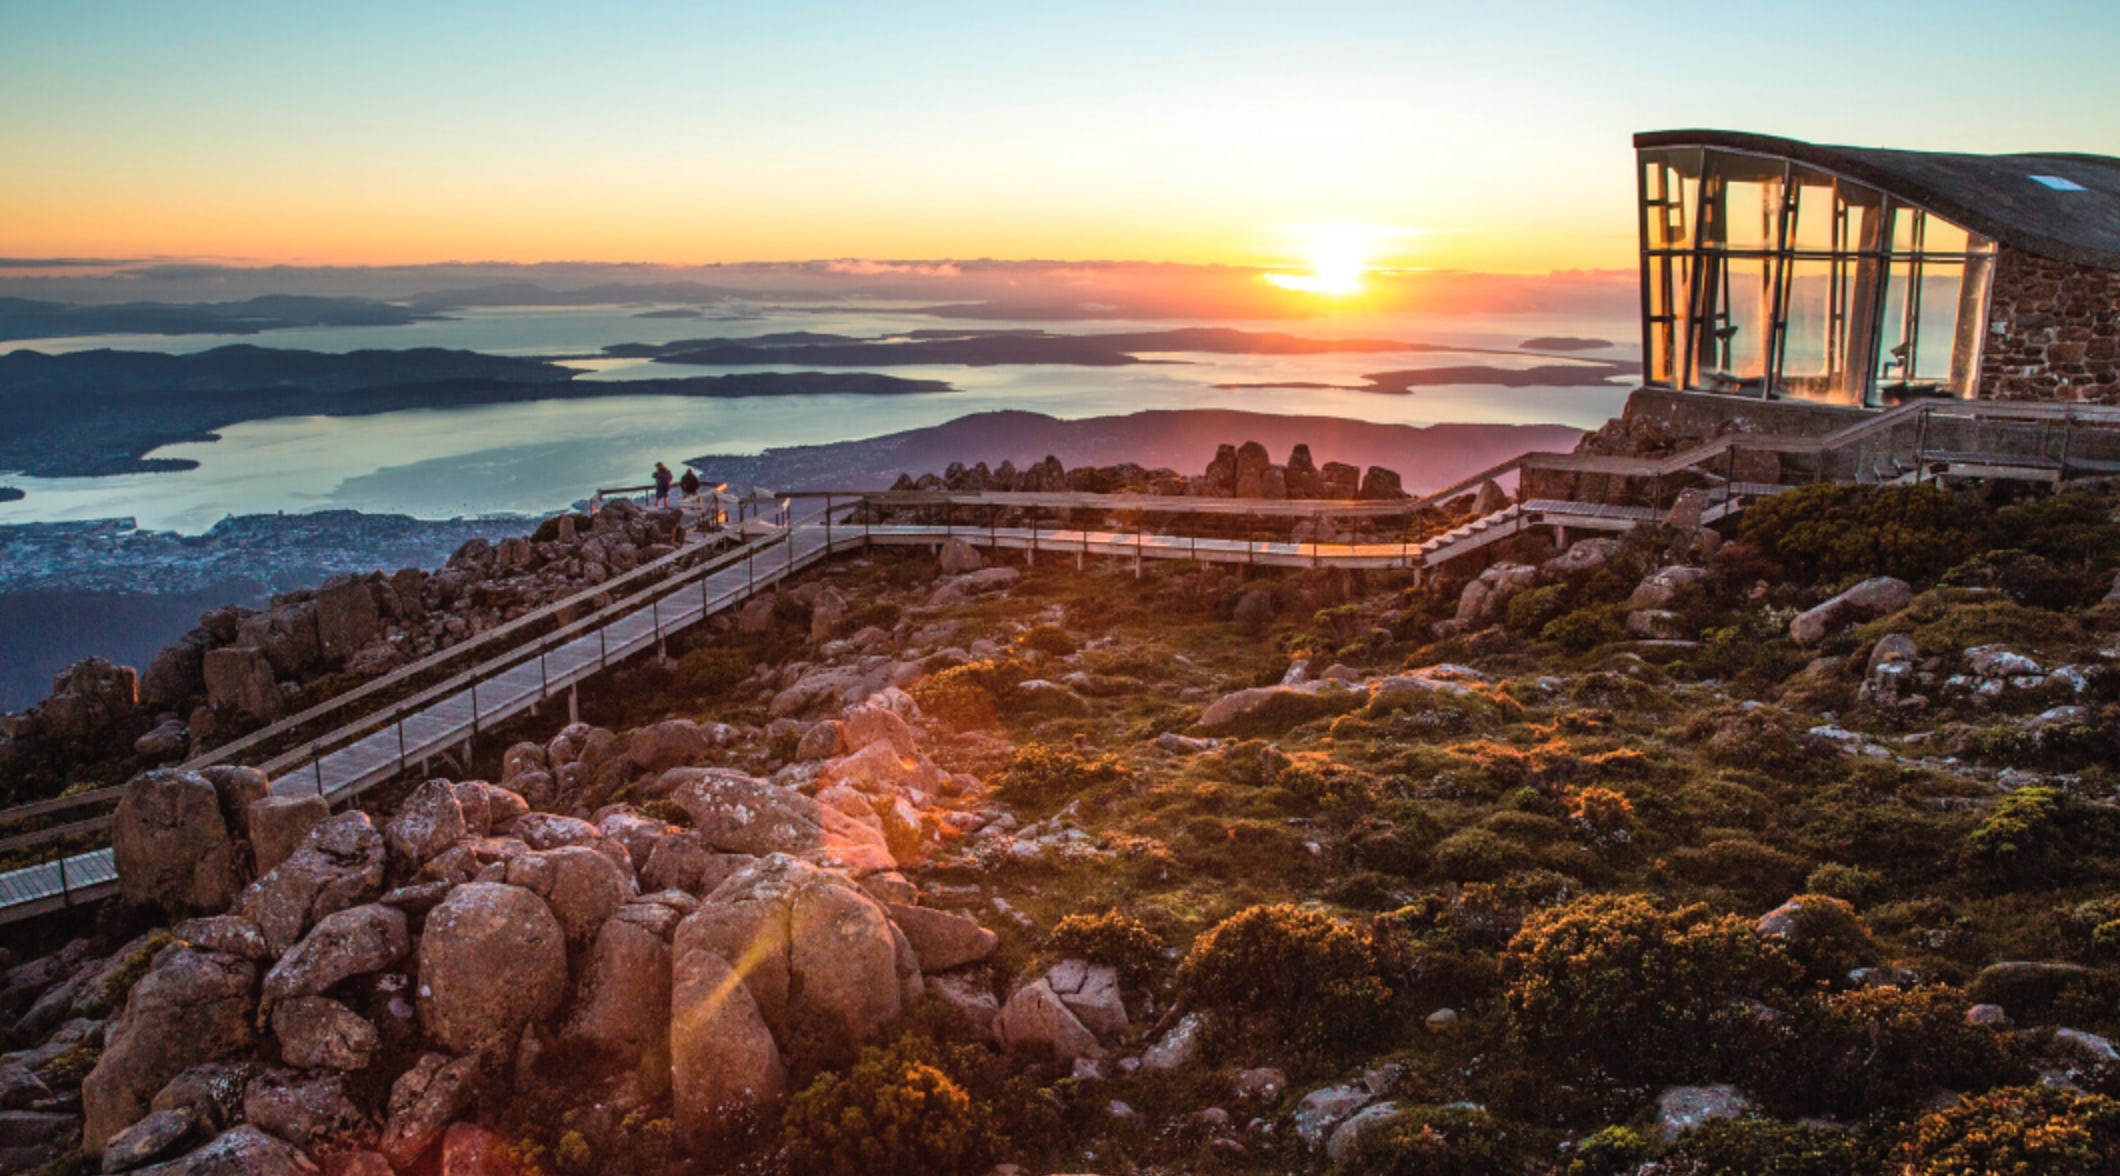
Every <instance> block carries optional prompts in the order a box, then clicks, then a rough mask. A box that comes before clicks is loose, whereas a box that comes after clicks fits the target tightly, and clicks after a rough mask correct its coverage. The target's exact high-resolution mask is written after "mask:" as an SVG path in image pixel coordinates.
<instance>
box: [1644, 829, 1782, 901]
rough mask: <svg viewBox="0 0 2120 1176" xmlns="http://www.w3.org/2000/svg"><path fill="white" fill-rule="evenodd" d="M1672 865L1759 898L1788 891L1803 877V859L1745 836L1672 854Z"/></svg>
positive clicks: (1698, 879) (1689, 875)
mask: <svg viewBox="0 0 2120 1176" xmlns="http://www.w3.org/2000/svg"><path fill="white" fill-rule="evenodd" d="M1670 860H1671V866H1672V868H1673V869H1675V870H1677V871H1678V872H1679V873H1680V874H1682V875H1684V876H1685V877H1686V878H1689V879H1691V880H1692V881H1694V882H1698V883H1700V884H1701V885H1703V886H1721V887H1724V888H1725V889H1728V890H1731V891H1734V892H1736V893H1738V894H1741V895H1743V896H1745V897H1746V898H1750V899H1753V900H1756V901H1761V902H1764V901H1770V900H1771V899H1772V898H1773V897H1774V896H1775V895H1777V894H1787V893H1788V892H1789V891H1790V890H1791V889H1793V888H1794V887H1795V886H1796V885H1797V884H1798V883H1799V882H1801V881H1802V880H1803V876H1804V863H1803V859H1801V858H1798V857H1796V856H1794V855H1793V854H1788V853H1783V852H1782V851H1781V850H1778V849H1775V848H1774V847H1772V846H1769V845H1761V844H1760V843H1759V842H1757V841H1753V840H1751V839H1750V838H1746V837H1718V838H1716V839H1715V840H1713V841H1710V842H1708V844H1706V845H1704V846H1702V847H1701V848H1699V849H1682V850H1678V851H1676V852H1674V853H1673V854H1672V855H1671V859H1670Z"/></svg>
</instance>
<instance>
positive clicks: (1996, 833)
mask: <svg viewBox="0 0 2120 1176" xmlns="http://www.w3.org/2000/svg"><path fill="white" fill-rule="evenodd" d="M2112 832H2113V818H2112V814H2111V812H2110V811H2109V810H2106V809H2103V808H2100V807H2098V806H2094V805H2091V804H2088V803H2086V802H2084V801H2082V800H2079V799H2077V798H2076V797H2074V796H2072V795H2070V794H2069V793H2066V792H2063V791H2061V790H2060V789H2058V788H2051V787H2048V786H2046V785H2033V786H2031V787H2028V788H2019V789H2018V790H2017V791H2015V792H2012V793H2010V794H2009V795H2008V796H2005V797H2003V798H2002V800H2001V801H1999V802H1998V803H1997V804H1996V805H1995V807H1994V808H1993V809H1990V810H1989V811H1988V814H1987V816H1986V817H1984V818H1983V819H1982V820H1981V821H1980V823H1979V824H1978V825H1976V826H1974V828H1973V831H1972V832H1971V833H1969V834H1967V835H1966V850H1967V852H1968V853H1970V854H1971V855H1972V857H1973V859H1974V860H1975V861H1976V862H1979V863H1981V864H1982V865H1985V866H1988V867H1990V868H1992V869H1994V870H1995V871H1997V872H1998V873H2001V874H2004V875H2006V876H2009V877H2012V878H2020V879H2022V878H2031V877H2049V878H2052V879H2054V880H2055V881H2061V880H2064V879H2065V878H2066V877H2068V876H2071V875H2073V874H2075V873H2077V872H2078V871H2079V868H2080V866H2081V864H2082V862H2083V860H2084V859H2085V858H2086V857H2089V856H2092V855H2095V854H2098V853H2101V852H2103V851H2105V850H2106V849H2108V848H2110V846H2111V843H2112V841H2113V837H2112Z"/></svg>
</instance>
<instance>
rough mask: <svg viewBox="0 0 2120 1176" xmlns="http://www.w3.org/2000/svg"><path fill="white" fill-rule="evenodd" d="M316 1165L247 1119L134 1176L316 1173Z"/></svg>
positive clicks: (292, 1175) (314, 1175)
mask: <svg viewBox="0 0 2120 1176" xmlns="http://www.w3.org/2000/svg"><path fill="white" fill-rule="evenodd" d="M318 1171H319V1169H318V1168H317V1166H316V1164H315V1163H313V1162H312V1161H311V1160H310V1159H309V1157H308V1156H305V1155H303V1154H302V1151H301V1149H300V1148H298V1147H296V1146H294V1145H293V1144H291V1143H289V1142H287V1141H286V1140H284V1139H275V1138H274V1137H272V1136H270V1135H267V1134H266V1133H265V1132H263V1131H261V1130H259V1129H258V1128H256V1127H253V1126H251V1125H250V1124H248V1123H245V1124H243V1125H242V1126H240V1127H232V1128H230V1129H229V1130H228V1131H226V1132H224V1133H223V1134H221V1135H219V1136H217V1137H215V1139H214V1140H213V1142H211V1143H209V1144H207V1145H206V1146H205V1147H202V1148H200V1149H199V1150H197V1151H195V1152H192V1153H191V1154H190V1155H187V1156H180V1157H178V1158H177V1159H174V1160H171V1161H169V1162H168V1163H166V1164H156V1165H155V1166H154V1167H152V1168H138V1169H135V1170H134V1174H135V1176H317V1173H318Z"/></svg>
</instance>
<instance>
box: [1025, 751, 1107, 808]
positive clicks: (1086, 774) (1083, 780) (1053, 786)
mask: <svg viewBox="0 0 2120 1176" xmlns="http://www.w3.org/2000/svg"><path fill="white" fill-rule="evenodd" d="M1125 775H1126V769H1125V767H1124V766H1123V765H1121V764H1120V762H1119V761H1118V760H1117V759H1115V758H1113V757H1111V756H1100V755H1085V754H1083V753H1082V752H1079V751H1073V750H1070V749H1068V748H1064V747H1055V746H1053V745H1052V744H1050V743H1026V744H1024V745H1023V746H1022V747H1019V748H1017V749H1016V750H1015V752H1014V753H1013V754H1011V755H1010V756H1009V759H1008V765H1007V766H1006V767H1004V768H1002V769H1001V774H1000V776H999V777H997V778H996V780H995V785H996V786H997V787H998V788H999V789H1000V791H1001V795H1002V796H1003V797H1005V798H1007V799H1008V800H1009V801H1011V802H1013V803H1016V804H1028V805H1048V804H1058V803H1060V802H1062V801H1064V800H1067V799H1068V798H1069V797H1072V796H1074V795H1075V794H1076V793H1078V792H1081V791H1083V790H1084V789H1086V788H1093V787H1095V786H1096V785H1099V784H1108V783H1110V782H1111V781H1113V780H1117V779H1119V778H1121V777H1123V776H1125Z"/></svg>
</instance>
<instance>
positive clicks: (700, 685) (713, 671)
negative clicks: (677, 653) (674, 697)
mask: <svg viewBox="0 0 2120 1176" xmlns="http://www.w3.org/2000/svg"><path fill="white" fill-rule="evenodd" d="M750 676H751V659H750V657H749V655H747V654H745V653H744V652H743V651H742V650H740V649H730V648H729V647H728V646H725V645H709V646H706V647H705V648H703V649H695V650H693V651H692V652H690V653H688V654H686V655H684V656H683V657H681V658H678V659H677V676H676V679H675V683H676V686H677V688H678V689H679V690H681V691H683V692H684V693H685V694H687V695H691V696H698V695H717V694H722V693H725V692H727V691H728V690H729V689H730V688H732V687H734V686H735V685H736V684H737V683H738V682H741V681H743V680H744V679H745V678H748V677H750Z"/></svg>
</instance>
